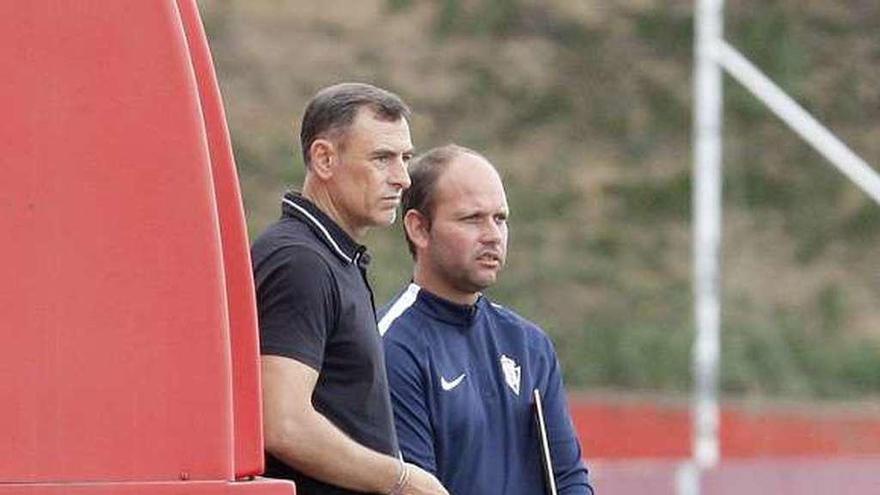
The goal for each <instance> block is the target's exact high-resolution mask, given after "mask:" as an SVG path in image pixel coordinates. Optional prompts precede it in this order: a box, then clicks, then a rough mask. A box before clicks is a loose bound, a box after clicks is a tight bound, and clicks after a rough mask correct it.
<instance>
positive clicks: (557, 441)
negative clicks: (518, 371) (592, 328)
mask: <svg viewBox="0 0 880 495" xmlns="http://www.w3.org/2000/svg"><path fill="white" fill-rule="evenodd" d="M545 344H546V350H545V352H546V355H545V359H546V360H547V363H548V365H549V370H548V371H549V373H548V377H547V387H546V389H545V390H544V393H543V398H542V402H543V405H544V415H545V417H546V420H547V437H548V439H549V442H550V451H551V452H552V453H553V456H552V458H553V474H554V477H555V479H556V485H557V486H556V487H557V491H558V492H559V494H560V495H587V494H590V495H592V494H593V493H594V492H593V488H592V487H591V486H590V484H589V481H588V479H587V478H588V476H587V468H586V466H584V462H583V460H582V454H581V446H580V443H579V442H578V438H577V434H576V433H575V429H574V424H573V423H572V420H571V415H570V414H569V409H568V402H567V401H566V398H565V387H564V385H563V383H562V373H561V370H560V366H559V360H558V359H557V357H556V351H555V350H554V348H553V344H552V343H551V342H550V340H549V339H546V341H545Z"/></svg>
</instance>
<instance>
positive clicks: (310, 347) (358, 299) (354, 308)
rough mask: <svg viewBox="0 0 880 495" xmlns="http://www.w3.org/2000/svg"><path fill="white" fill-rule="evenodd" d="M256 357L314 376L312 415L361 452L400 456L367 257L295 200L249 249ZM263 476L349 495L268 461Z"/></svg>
mask: <svg viewBox="0 0 880 495" xmlns="http://www.w3.org/2000/svg"><path fill="white" fill-rule="evenodd" d="M251 258H252V261H253V264H254V282H255V284H256V292H257V311H258V314H259V323H260V352H261V354H267V355H275V356H284V357H288V358H291V359H295V360H297V361H299V362H301V363H303V364H305V365H307V366H310V367H312V368H314V369H315V370H316V371H317V372H318V374H319V376H318V382H317V384H316V385H315V391H314V393H313V395H312V402H313V404H314V406H315V409H316V410H317V411H318V412H320V413H321V414H323V415H324V416H325V417H326V418H327V419H328V420H330V421H331V422H332V423H333V424H334V425H336V426H337V427H338V428H339V429H340V430H342V431H343V432H345V433H346V434H347V435H348V436H349V437H351V438H352V439H353V440H355V441H357V442H358V443H360V444H361V445H364V446H366V447H369V448H371V449H373V450H376V451H378V452H382V453H384V454H388V455H397V453H398V447H397V436H396V435H395V432H394V420H393V416H392V412H391V402H390V398H389V396H388V379H387V377H386V375H385V358H384V354H383V350H382V342H381V337H380V336H379V332H378V329H377V328H376V313H375V306H374V302H373V293H372V289H371V288H370V285H369V282H368V281H367V275H366V267H367V264H368V261H369V256H368V254H367V251H366V248H365V247H364V246H362V245H360V244H358V243H356V242H355V241H354V240H353V239H352V238H351V237H350V236H349V235H348V234H347V233H346V232H345V231H344V230H342V228H341V227H339V225H337V224H336V223H335V222H334V221H333V220H331V219H330V217H329V216H327V215H326V214H324V212H322V211H321V210H319V209H318V208H317V207H316V206H315V205H314V204H312V203H311V202H310V201H308V200H307V199H305V198H303V197H302V196H301V195H299V194H297V193H287V194H285V196H284V198H283V199H282V216H281V219H280V220H278V221H277V222H275V223H274V224H272V225H271V226H270V227H269V228H268V229H266V231H265V232H264V233H263V234H262V235H260V237H259V238H257V240H256V241H255V242H254V245H253V247H252V248H251ZM266 457H267V458H266V476H270V477H276V478H286V479H292V480H294V481H295V482H296V484H297V493H298V494H301V495H310V494H354V493H358V492H352V491H349V490H345V489H342V488H337V487H333V486H329V485H327V484H324V483H321V482H319V481H317V480H314V479H312V478H309V477H307V476H305V475H303V474H301V473H299V472H297V471H296V470H294V469H292V468H290V467H289V466H287V465H285V464H283V463H282V462H281V461H279V460H277V459H275V458H273V457H272V456H271V455H269V454H267V456H266Z"/></svg>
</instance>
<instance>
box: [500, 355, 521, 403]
mask: <svg viewBox="0 0 880 495" xmlns="http://www.w3.org/2000/svg"><path fill="white" fill-rule="evenodd" d="M501 371H502V372H503V373H504V381H506V382H507V386H508V387H510V390H513V393H515V394H516V395H519V382H520V377H521V372H520V366H519V365H518V364H516V361H514V360H513V359H512V358H509V357H507V356H505V355H504V354H502V355H501Z"/></svg>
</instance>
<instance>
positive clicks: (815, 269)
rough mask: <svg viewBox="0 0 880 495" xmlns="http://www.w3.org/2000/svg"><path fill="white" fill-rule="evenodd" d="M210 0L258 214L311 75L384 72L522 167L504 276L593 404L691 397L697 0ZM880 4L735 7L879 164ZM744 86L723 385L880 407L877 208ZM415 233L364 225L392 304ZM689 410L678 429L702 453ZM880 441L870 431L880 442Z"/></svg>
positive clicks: (289, 160)
mask: <svg viewBox="0 0 880 495" xmlns="http://www.w3.org/2000/svg"><path fill="white" fill-rule="evenodd" d="M200 7H201V11H202V16H203V21H204V23H205V26H206V29H207V33H208V38H209V41H210V44H211V49H212V51H213V56H214V62H215V66H216V69H217V73H218V77H219V80H220V85H221V91H222V93H223V97H224V101H225V105H226V111H227V119H228V121H229V126H230V131H231V134H232V140H233V146H234V151H235V157H236V161H237V165H238V169H239V174H240V179H241V183H242V187H243V193H244V200H245V208H246V211H247V221H248V227H249V230H250V233H251V236H252V237H253V236H254V235H256V234H257V233H259V232H260V231H261V230H262V229H263V228H265V226H266V225H267V224H268V223H270V222H271V221H273V220H274V219H275V218H277V216H278V213H279V207H278V205H279V197H280V194H281V193H282V192H283V191H284V190H285V189H286V188H288V187H292V188H297V187H299V184H300V183H301V180H302V177H303V165H302V160H301V157H300V151H299V148H298V138H297V137H296V136H298V132H299V128H298V120H299V117H300V115H301V113H302V110H303V108H304V106H305V103H306V101H307V100H308V99H309V98H310V97H311V95H312V94H313V93H314V92H315V91H316V90H317V89H319V88H321V87H322V86H325V85H328V84H332V83H335V82H339V81H346V80H353V81H364V82H370V83H373V84H376V85H379V86H382V87H386V88H388V89H391V90H393V91H395V92H397V93H398V94H400V95H401V96H402V97H403V98H404V99H405V100H406V101H407V102H408V103H409V104H410V105H411V107H412V108H413V109H414V111H415V115H414V118H413V120H412V130H413V140H414V142H415V144H416V147H417V149H419V150H427V149H428V148H430V147H433V146H436V145H441V144H445V143H447V142H450V141H454V142H456V143H459V144H462V145H466V146H469V147H473V148H475V149H477V150H480V151H482V152H484V153H485V154H486V155H487V156H488V157H489V158H490V159H491V160H492V161H493V162H494V163H495V164H496V166H497V167H498V168H499V169H500V171H501V172H502V174H503V176H504V178H505V181H506V186H507V192H508V197H509V198H508V199H509V201H510V203H511V209H512V215H511V240H510V243H511V245H510V257H509V261H508V267H507V269H506V271H505V272H504V273H503V275H502V278H501V280H500V283H499V284H498V285H497V286H496V287H494V288H492V289H491V291H490V294H491V296H492V297H493V298H494V299H496V300H498V301H499V302H501V303H503V304H506V305H509V306H511V307H513V308H515V309H517V310H518V311H519V312H521V313H522V314H523V315H525V316H527V317H528V318H530V319H532V320H534V321H536V322H538V323H539V324H541V325H542V326H543V327H544V328H545V329H546V330H547V331H548V333H550V334H551V336H552V337H553V339H554V341H555V343H556V346H557V350H558V352H559V356H560V359H561V361H562V364H563V366H564V369H565V378H566V382H567V386H568V388H569V390H570V393H571V395H572V397H573V404H574V406H576V405H577V404H579V403H581V402H583V403H587V404H588V403H590V402H591V401H593V402H597V403H598V402H605V403H607V402H609V401H611V402H612V403H615V404H620V403H627V402H636V403H642V402H645V403H646V404H649V405H651V407H661V408H663V407H665V408H667V409H663V410H665V411H667V413H668V414H673V415H674V414H677V412H676V411H679V410H686V407H687V404H686V401H687V394H688V393H689V390H690V386H691V378H690V368H691V359H690V352H691V343H692V340H693V335H694V324H693V317H692V294H691V255H692V252H691V232H690V228H691V204H690V201H691V199H690V189H691V167H692V158H691V153H692V151H691V141H690V133H691V127H692V125H691V112H692V100H693V98H692V91H693V89H692V67H693V48H692V43H693V41H692V39H693V15H694V2H692V1H685V0H616V1H613V2H609V1H599V0H577V1H575V0H541V1H539V0H437V1H428V0H362V1H357V2H351V1H347V0H323V1H321V2H315V1H312V0H296V1H294V0H262V1H258V2H254V1H246V0H202V1H201V2H200ZM878 26H880V3H878V2H877V1H876V0H840V1H828V0H740V1H737V2H728V4H727V5H726V6H725V32H726V38H727V40H728V41H729V42H730V43H731V44H732V45H734V46H736V47H738V48H739V49H740V50H741V51H742V52H743V53H744V54H745V55H746V56H748V57H749V58H750V59H751V60H752V61H753V62H754V63H755V64H756V65H757V66H759V67H760V68H761V69H762V70H763V71H765V72H766V73H767V74H768V75H769V76H770V77H771V78H772V79H773V80H774V81H776V82H777V84H779V85H780V86H782V88H783V89H785V90H786V91H787V92H788V93H789V94H790V95H791V96H792V97H794V98H795V99H796V100H797V101H798V102H800V103H801V104H802V105H803V106H804V107H805V108H806V109H807V110H809V111H810V112H811V113H812V114H813V115H815V116H816V117H817V118H818V119H819V120H820V121H822V122H823V123H825V124H826V125H827V126H828V127H829V128H830V129H832V130H833V131H834V132H835V133H836V134H837V135H838V136H839V137H840V138H841V139H842V140H843V141H844V142H846V143H847V144H848V145H849V146H850V147H851V148H852V149H853V150H854V151H855V152H856V153H858V154H860V155H861V156H862V158H864V159H865V160H866V161H867V162H868V163H869V164H871V165H872V166H874V167H875V170H876V167H877V164H878V163H880V139H878V137H880V84H878V81H880V38H878V37H877V29H878ZM724 95H725V99H724V106H725V117H724V126H725V127H724V229H723V245H722V255H723V260H722V274H723V279H722V296H723V317H722V327H723V331H722V361H721V363H722V364H721V366H722V369H721V377H720V379H721V387H722V391H723V394H724V398H725V400H726V403H728V404H732V405H733V406H734V407H738V408H739V409H738V410H739V411H740V412H742V411H743V410H744V411H746V412H747V413H748V414H752V415H757V414H759V411H763V410H765V409H767V408H770V409H772V410H773V411H780V410H781V411H784V412H786V414H788V416H789V417H795V416H798V415H802V414H816V413H817V411H818V412H819V413H821V414H822V415H823V416H822V417H825V418H827V417H828V415H838V416H840V415H843V416H845V417H847V418H853V417H857V419H858V420H859V421H871V420H877V422H878V423H880V405H878V404H880V401H878V398H880V304H878V301H880V256H878V255H880V249H878V243H880V207H878V205H877V204H876V203H874V202H873V201H872V200H871V199H870V198H869V197H868V196H867V195H866V194H864V193H863V192H862V191H861V190H859V189H858V188H856V187H855V186H854V185H852V184H851V183H849V182H848V180H847V179H846V178H844V177H843V176H842V175H841V174H840V173H838V172H837V171H836V170H835V169H833V168H832V167H831V166H830V165H829V164H828V163H827V162H826V161H825V160H824V159H823V158H822V157H820V156H819V155H818V154H817V153H815V152H814V151H813V150H812V148H810V147H809V146H808V145H807V144H805V143H804V142H802V141H801V140H800V139H799V138H798V137H796V136H795V135H794V134H793V133H792V132H791V131H790V130H789V129H788V128H787V127H785V126H784V124H782V123H781V122H780V121H779V120H778V119H777V118H776V117H774V116H773V115H771V114H770V112H769V111H767V110H766V109H765V108H764V107H763V106H762V105H761V104H760V103H759V102H758V101H757V100H756V99H754V98H753V97H752V96H751V95H750V94H749V93H747V92H746V91H745V90H743V89H741V88H740V87H739V86H738V85H737V84H736V83H735V82H734V81H732V80H731V79H730V78H726V79H725V93H724ZM402 239H403V237H402V233H401V230H400V225H399V224H398V225H396V226H395V227H394V228H392V229H390V230H387V231H382V230H375V231H374V232H372V233H371V234H370V237H369V238H368V239H367V244H368V245H369V246H370V248H371V250H372V252H373V253H374V262H373V264H372V267H371V276H372V278H373V282H374V287H375V289H376V295H377V298H376V299H377V303H380V304H382V303H384V302H385V301H387V300H388V299H390V298H391V297H392V296H393V295H394V293H395V292H396V291H397V290H399V289H400V288H401V287H402V286H403V284H405V283H406V282H407V281H408V279H409V273H410V267H411V265H410V262H409V255H408V253H407V251H406V248H405V244H404V242H403V240H402ZM574 406H573V407H574ZM652 414H654V415H655V416H657V413H656V410H655V413H652ZM682 414H683V413H682ZM660 416H661V417H662V414H660ZM617 417H618V418H622V417H623V416H617ZM722 419H723V421H729V418H727V419H725V418H722ZM576 420H577V421H581V419H578V418H576ZM591 420H592V421H597V420H595V418H594V417H588V418H586V419H583V421H587V423H585V425H584V430H585V431H590V427H591V425H590V424H589V423H588V421H591ZM685 421H686V419H685ZM872 424H873V423H872ZM723 426H724V425H722V427H723ZM682 428H684V430H683V431H681V432H679V433H681V435H683V438H682V439H681V441H680V442H679V443H676V444H675V445H677V446H676V447H674V448H671V450H669V449H667V451H663V452H666V453H667V454H669V455H672V454H675V455H682V456H687V455H688V454H689V448H690V447H689V443H688V442H689V440H688V438H687V428H688V426H687V425H685V426H683V427H682ZM875 428H876V429H875V430H872V431H874V435H877V436H876V437H872V438H873V440H871V442H875V440H876V439H878V438H880V425H875ZM597 429H599V428H597ZM796 430H797V429H796ZM669 431H670V430H666V432H667V433H668V432H669ZM798 431H800V434H801V435H808V434H809V433H808V432H806V433H805V430H803V429H800V430H798ZM848 431H849V430H848ZM662 433H663V431H662V430H661V431H660V433H659V434H658V435H660V436H661V437H662V436H663V435H662ZM753 433H754V430H753ZM746 434H748V433H746ZM850 435H851V436H856V437H859V436H861V437H862V439H863V443H864V439H865V436H864V434H862V433H852V432H851V433H850ZM857 440H858V439H855V440H853V441H854V442H856V443H857ZM658 441H659V440H658ZM584 443H585V450H586V454H587V455H588V456H589V455H590V454H591V453H592V452H595V453H596V455H597V456H598V457H614V456H629V457H642V456H650V455H651V453H650V452H642V451H639V450H638V448H637V447H635V446H634V447H633V449H634V450H632V451H626V452H623V451H620V452H618V451H613V452H612V451H609V450H606V451H605V452H606V453H605V454H604V455H602V450H601V445H600V444H601V442H600V441H599V440H597V441H596V442H592V443H591V441H590V439H589V438H586V439H584ZM637 443H638V441H637V440H633V444H634V445H635V444H637ZM875 443H876V442H875ZM875 443H872V444H871V445H862V444H859V445H862V446H860V447H858V448H856V449H855V450H857V451H858V452H861V453H864V452H871V453H880V445H876V444H875ZM728 445H730V442H728ZM609 448H610V447H609ZM723 448H724V447H723ZM872 449H873V450H872ZM612 450H613V449H612ZM608 452H611V453H610V454H609V453H608ZM658 452H659V451H658ZM725 452H726V454H728V453H730V451H725ZM832 452H833V449H832ZM765 453H766V452H765ZM790 453H791V452H790ZM793 453H794V454H798V452H793ZM826 453H827V452H826ZM843 453H846V452H843Z"/></svg>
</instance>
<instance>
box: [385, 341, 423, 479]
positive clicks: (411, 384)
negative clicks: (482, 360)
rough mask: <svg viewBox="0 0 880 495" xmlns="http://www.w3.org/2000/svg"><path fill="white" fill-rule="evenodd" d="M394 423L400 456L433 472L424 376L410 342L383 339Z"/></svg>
mask: <svg viewBox="0 0 880 495" xmlns="http://www.w3.org/2000/svg"><path fill="white" fill-rule="evenodd" d="M382 342H383V344H384V346H385V367H386V369H387V371H388V387H389V389H390V391H391V405H392V406H393V408H394V426H395V428H396V430H397V439H398V442H399V443H400V451H401V454H402V455H403V459H404V460H405V461H407V462H411V463H413V464H415V465H417V466H419V467H420V468H422V469H424V470H426V471H428V472H430V473H432V474H434V475H436V473H437V464H436V458H435V456H434V441H433V438H434V432H433V429H432V427H431V418H430V409H429V406H428V390H427V377H426V376H425V374H424V372H423V370H422V369H421V368H420V366H419V360H418V358H417V356H416V353H415V350H414V349H413V347H412V346H410V345H407V344H405V343H403V342H400V341H398V340H396V339H394V338H393V337H389V336H387V335H386V337H385V338H384V339H383V341H382Z"/></svg>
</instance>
